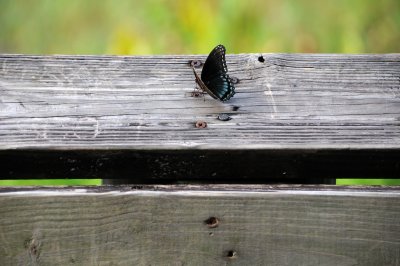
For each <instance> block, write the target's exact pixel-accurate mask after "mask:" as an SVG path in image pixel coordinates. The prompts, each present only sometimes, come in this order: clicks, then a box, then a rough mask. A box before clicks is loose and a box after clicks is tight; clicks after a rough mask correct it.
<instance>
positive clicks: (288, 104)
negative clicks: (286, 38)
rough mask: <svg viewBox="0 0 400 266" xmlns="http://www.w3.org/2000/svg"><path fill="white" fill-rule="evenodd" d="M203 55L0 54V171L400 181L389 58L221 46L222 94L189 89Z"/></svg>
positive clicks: (398, 113)
mask: <svg viewBox="0 0 400 266" xmlns="http://www.w3.org/2000/svg"><path fill="white" fill-rule="evenodd" d="M204 59H205V56H200V55H198V56H194V55H188V56H148V57H140V56H126V57H122V56H119V57H117V56H27V55H1V56H0V92H1V94H0V160H1V161H2V162H3V167H2V169H1V173H0V176H1V178H49V177H51V178H52V177H58V178H64V177H66V178H71V177H75V178H77V177H82V178H83V177H89V178H116V177H118V178H130V179H131V180H133V179H139V181H140V180H143V179H144V180H146V181H149V180H150V179H151V180H153V181H154V182H168V181H170V180H184V181H186V180H191V179H203V180H206V181H210V180H217V179H218V180H220V181H222V182H227V181H231V179H232V178H233V179H235V178H236V179H237V180H239V181H242V182H245V181H249V182H250V181H257V182H259V181H265V180H271V179H273V178H279V179H280V180H281V179H282V178H287V179H289V178H303V179H304V178H306V179H307V178H322V177H323V178H337V177H363V178H368V177H375V178H381V177H392V178H396V177H399V176H400V163H399V162H400V55H399V54H381V55H324V54H240V55H227V64H228V69H229V73H230V75H231V76H233V77H236V78H238V80H239V83H238V84H236V91H237V93H236V95H235V96H234V97H233V98H232V100H230V101H229V102H227V103H221V102H218V101H216V100H213V99H211V97H209V96H205V98H203V97H193V94H192V92H193V90H194V88H195V82H194V76H193V72H192V70H191V68H190V66H189V61H190V60H202V61H204ZM198 71H199V72H200V69H198ZM220 114H226V115H228V116H229V117H230V118H231V120H229V121H221V120H219V119H218V116H219V115H220ZM198 121H205V122H207V127H206V128H196V126H195V125H196V122H198ZM49 166H51V167H49Z"/></svg>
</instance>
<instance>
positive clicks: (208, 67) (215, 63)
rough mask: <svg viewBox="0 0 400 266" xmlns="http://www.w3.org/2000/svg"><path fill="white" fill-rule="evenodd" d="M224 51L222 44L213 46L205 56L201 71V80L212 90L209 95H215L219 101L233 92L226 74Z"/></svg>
mask: <svg viewBox="0 0 400 266" xmlns="http://www.w3.org/2000/svg"><path fill="white" fill-rule="evenodd" d="M225 51H226V50H225V47H224V46H223V45H218V46H217V47H215V48H214V49H213V50H212V51H211V53H210V55H209V56H208V57H207V59H206V62H205V63H204V66H203V70H202V72H201V80H202V81H203V82H204V84H205V85H206V86H207V88H208V90H209V91H211V92H212V95H211V96H213V97H214V96H216V97H217V98H218V99H219V100H221V101H226V100H229V98H231V97H232V96H233V95H234V94H235V87H234V85H233V82H232V81H231V79H230V78H229V76H228V74H227V72H228V68H227V66H226V61H225Z"/></svg>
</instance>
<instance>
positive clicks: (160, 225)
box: [0, 185, 400, 266]
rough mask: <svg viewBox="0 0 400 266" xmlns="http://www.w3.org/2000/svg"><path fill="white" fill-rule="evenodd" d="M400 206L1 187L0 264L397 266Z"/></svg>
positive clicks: (217, 191)
mask: <svg viewBox="0 0 400 266" xmlns="http://www.w3.org/2000/svg"><path fill="white" fill-rule="evenodd" d="M399 206H400V190H399V187H386V188H385V187H361V188H342V187H334V186H325V187H323V186H318V187H317V186H293V187H292V186H261V185H258V186H212V185H209V186H201V187H198V186H135V187H96V188H90V187H88V188H85V187H77V188H1V189H0V261H1V264H2V265H279V266H281V265H344V266H345V265H366V266H367V265H399V263H400V252H399V250H400V207H399ZM210 217H216V218H217V219H218V221H219V223H218V226H217V227H215V228H210V227H208V226H207V224H206V223H205V221H206V220H207V219H209V218H210ZM230 251H232V252H234V254H235V257H234V258H228V255H229V253H230Z"/></svg>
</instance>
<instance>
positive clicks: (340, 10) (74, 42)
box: [0, 0, 400, 185]
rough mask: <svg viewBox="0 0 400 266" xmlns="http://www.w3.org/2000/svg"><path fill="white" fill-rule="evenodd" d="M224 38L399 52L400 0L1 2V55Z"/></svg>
mask: <svg viewBox="0 0 400 266" xmlns="http://www.w3.org/2000/svg"><path fill="white" fill-rule="evenodd" d="M219 43H222V44H224V45H225V46H226V47H227V50H228V53H251V52H257V53H258V52H295V53H392V52H400V1H399V0H381V1H377V0H335V1H315V0H245V1H242V0H222V1H216V0H184V1H183V0H182V1H167V0H147V1H127V0H119V1H111V0H57V1H55V0H36V1H26V0H0V53H23V54H118V55H121V54H122V55H139V54H140V55H143V54H207V53H208V52H209V51H210V50H211V49H212V48H213V47H214V46H215V45H216V44H219ZM16 182H17V183H16ZM18 182H24V183H18ZM27 182H28V183H27ZM32 182H33V183H32ZM36 182H38V181H1V183H0V185H2V184H3V185H6V184H8V185H15V184H37V183H36ZM43 182H45V183H39V184H100V180H67V181H66V180H52V181H43ZM49 182H50V183H49ZM339 182H341V184H354V182H358V183H363V184H365V183H368V182H369V183H376V182H386V183H390V184H393V182H394V183H396V182H398V181H397V180H378V181H374V180H367V181H366V180H355V181H354V180H341V181H339ZM339 182H338V183H339Z"/></svg>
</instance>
